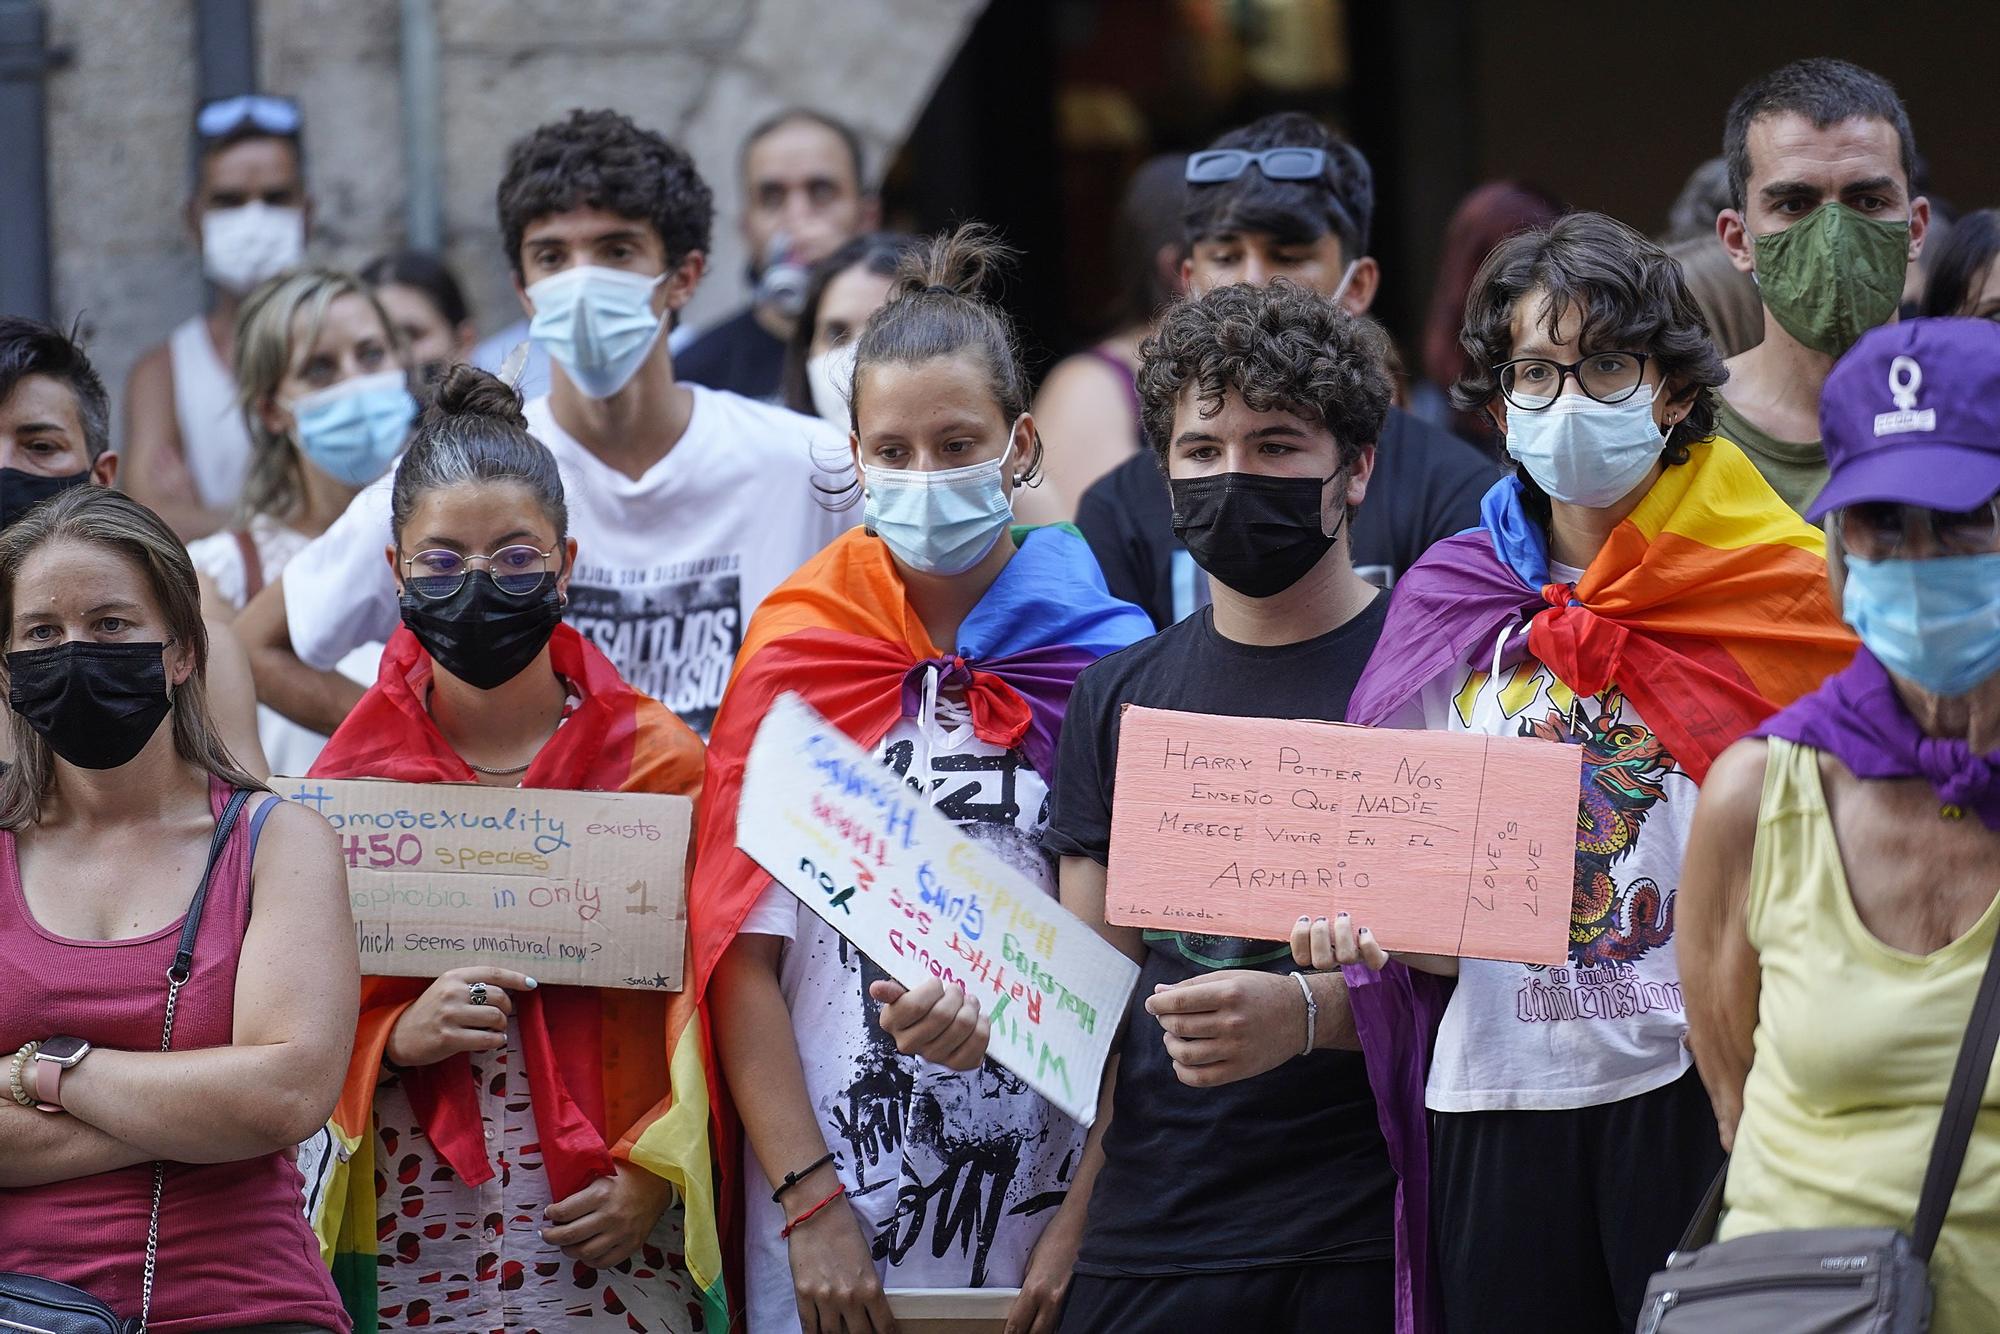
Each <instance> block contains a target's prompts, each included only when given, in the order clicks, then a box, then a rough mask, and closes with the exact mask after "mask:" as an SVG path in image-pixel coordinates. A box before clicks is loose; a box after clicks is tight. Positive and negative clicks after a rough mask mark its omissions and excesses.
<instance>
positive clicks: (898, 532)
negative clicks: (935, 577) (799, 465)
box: [861, 434, 1014, 574]
mask: <svg viewBox="0 0 2000 1334" xmlns="http://www.w3.org/2000/svg"><path fill="white" fill-rule="evenodd" d="M1013 453H1014V439H1013V436H1012V435H1011V434H1010V435H1009V436H1008V438H1007V448H1006V449H1005V450H1004V451H1003V452H1002V453H1001V455H1000V457H999V458H997V459H989V460H987V461H986V462H984V463H974V464H970V465H968V466H966V467H963V468H947V469H945V470H944V471H943V472H918V471H916V470H915V469H913V468H878V467H874V466H872V465H868V464H864V465H862V469H861V481H862V493H863V495H864V496H865V497H866V501H865V504H864V506H863V514H864V516H865V518H864V521H865V523H866V526H867V529H868V531H869V532H871V533H873V534H875V535H876V536H877V537H879V538H881V539H882V540H883V541H884V542H886V543H888V544H889V550H890V551H891V552H893V553H895V556H896V559H898V560H900V561H902V562H903V564H905V565H907V566H909V567H910V568H911V569H913V570H922V571H923V572H924V573H926V574H963V573H964V572H965V571H967V570H969V569H971V568H972V567H973V566H975V565H977V564H979V562H980V561H982V560H984V559H985V558H986V553H987V552H989V551H991V550H993V545H994V543H996V542H998V541H999V540H1000V535H1001V534H1002V533H1004V532H1006V531H1007V525H1008V524H1010V523H1012V522H1013V521H1014V506H1013V502H1012V501H1011V500H1009V499H1008V497H1007V490H1006V488H1005V487H1004V486H1002V485H1001V482H1000V476H1001V473H1002V472H1003V471H1004V470H1005V468H1006V466H1007V460H1008V459H1009V458H1011V457H1012V456H1013Z"/></svg>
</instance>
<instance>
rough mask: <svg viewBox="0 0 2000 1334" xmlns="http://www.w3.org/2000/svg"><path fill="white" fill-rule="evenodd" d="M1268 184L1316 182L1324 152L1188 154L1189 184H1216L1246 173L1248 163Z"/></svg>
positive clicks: (1216, 150)
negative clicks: (1278, 182)
mask: <svg viewBox="0 0 2000 1334" xmlns="http://www.w3.org/2000/svg"><path fill="white" fill-rule="evenodd" d="M1253 163H1254V164H1255V165H1256V167H1257V170H1259V171H1261V172H1263V173H1264V177H1265V179H1266V180H1272V181H1316V180H1318V179H1319V178H1320V177H1322V176H1324V175H1325V174H1326V151H1325V150H1324V149H1319V148H1266V149H1263V150H1261V151H1257V150H1252V149H1247V148H1209V149H1204V150H1203V151H1201V152H1199V153H1193V154H1190V155H1189V157H1188V160H1187V174H1186V179H1187V183H1188V184H1189V185H1219V184H1221V183H1222V182H1224V181H1233V180H1235V179H1236V178H1237V177H1239V176H1241V175H1242V174H1243V173H1244V172H1246V171H1248V170H1250V167H1251V164H1253Z"/></svg>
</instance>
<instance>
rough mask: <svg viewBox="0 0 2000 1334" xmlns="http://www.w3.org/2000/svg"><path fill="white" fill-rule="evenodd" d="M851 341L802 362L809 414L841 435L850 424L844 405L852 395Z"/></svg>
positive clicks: (852, 355) (848, 414)
mask: <svg viewBox="0 0 2000 1334" xmlns="http://www.w3.org/2000/svg"><path fill="white" fill-rule="evenodd" d="M858 346H859V344H857V343H856V342H855V341H854V340H853V339H849V340H848V341H847V342H845V343H842V344H841V345H840V346H839V347H836V348H831V349H829V350H827V351H825V352H821V353H820V354H818V355H817V356H814V357H809V358H807V360H806V387H807V388H809V389H810V390H812V401H813V411H814V412H817V413H818V414H819V415H820V416H821V417H823V418H825V419H826V420H827V421H828V422H830V423H832V424H833V425H834V426H837V427H839V428H840V429H841V430H843V431H845V430H847V429H848V424H849V423H850V422H851V421H852V419H853V418H852V415H851V414H850V413H849V411H848V405H849V403H850V402H851V401H852V399H851V397H850V396H851V395H852V394H853V392H854V352H855V349H856V347H858Z"/></svg>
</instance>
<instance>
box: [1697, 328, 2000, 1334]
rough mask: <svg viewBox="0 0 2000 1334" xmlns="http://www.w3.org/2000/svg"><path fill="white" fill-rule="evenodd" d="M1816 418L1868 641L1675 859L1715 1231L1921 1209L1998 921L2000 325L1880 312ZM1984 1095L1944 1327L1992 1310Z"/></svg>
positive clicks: (1760, 739) (1728, 768)
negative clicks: (1720, 1199) (1707, 1126)
mask: <svg viewBox="0 0 2000 1334" xmlns="http://www.w3.org/2000/svg"><path fill="white" fill-rule="evenodd" d="M1820 428H1821V432H1822V434H1823V436H1824V438H1825V441H1826V449H1827V459H1828V462H1829V464H1830V467H1831V473H1830V478H1829V480H1828V482H1827V486H1826V489H1825V490H1824V491H1822V492H1821V493H1820V495H1819V499H1818V500H1817V501H1816V502H1815V504H1814V505H1813V507H1812V509H1811V511H1810V512H1809V514H1808V517H1810V518H1813V519H1822V518H1823V519H1824V521H1825V523H1826V528H1827V537H1828V564H1829V570H1830V574H1831V577H1832V579H1833V583H1834V588H1835V593H1836V596H1837V597H1838V598H1839V599H1840V601H1841V604H1842V614H1843V615H1844V616H1845V617H1846V620H1847V622H1848V624H1849V625H1851V626H1853V627H1854V630H1855V633H1856V634H1858V635H1859V636H1860V638H1861V643H1862V649H1861V651H1860V652H1859V653H1858V654H1857V655H1856V656H1855V660H1854V663H1853V665H1852V666H1850V667H1849V668H1847V669H1846V670H1845V671H1843V672H1840V673H1839V674H1837V675H1836V676H1834V677H1832V678H1831V679H1830V680H1828V681H1827V682H1826V684H1825V685H1824V686H1822V687H1821V688H1820V689H1819V690H1818V691H1816V692H1815V693H1813V694H1811V695H1807V696H1805V697H1804V698H1802V699H1800V700H1799V701H1798V702H1797V703H1795V704H1793V705H1792V706H1791V707H1790V708H1788V709H1785V710H1784V711H1783V712H1781V713H1779V714H1777V715H1776V716H1775V717H1773V718H1772V719H1770V720H1769V721H1768V722H1767V723H1766V724H1765V725H1764V726H1763V728H1762V729H1760V731H1759V733H1758V734H1757V735H1756V736H1754V737H1753V738H1751V739H1749V740H1745V741H1741V742H1738V743H1737V744H1736V745H1735V746H1732V747H1731V748H1730V749H1729V750H1727V751H1726V752H1724V753H1723V755H1722V756H1721V757H1720V758H1719V759H1718V760H1717V761H1716V763H1715V765H1714V767H1713V768H1711V769H1710V770H1709V775H1708V782H1707V784H1706V785H1705V786H1704V787H1703V788H1702V792H1701V800H1700V803H1699V805H1698V807H1697V810H1696V813H1695V818H1694V827H1693V830H1692V832H1691V834H1690V836H1689V840H1688V849H1687V861H1686V865H1685V866H1684V868H1683V870H1682V872H1681V891H1680V892H1681V904H1680V912H1681V956H1680V958H1681V974H1682V982H1683V988H1684V990H1685V993H1686V996H1687V1001H1688V1022H1689V1028H1690V1030H1691V1033H1690V1036H1691V1040H1692V1043H1693V1047H1694V1053H1695V1060H1696V1063H1697V1064H1698V1066H1699V1067H1700V1070H1701V1075H1702V1079H1703V1081H1704V1082H1705V1083H1706V1085H1707V1087H1708V1091H1709V1096H1710V1098H1711V1099H1712V1100H1713V1102H1714V1104H1715V1113H1716V1120H1717V1122H1718V1124H1719V1126H1720V1129H1721V1132H1722V1139H1723V1143H1724V1145H1725V1146H1731V1147H1732V1149H1733V1156H1732V1158H1731V1160H1730V1164H1729V1180H1728V1186H1727V1192H1726V1196H1725V1207H1726V1213H1725V1214H1724V1216H1723V1220H1722V1228H1721V1232H1720V1236H1721V1237H1722V1238H1723V1239H1727V1238H1730V1237H1737V1236H1743V1235H1746V1234H1749V1233H1756V1232H1767V1231H1775V1230H1780V1229H1792V1228H1825V1227H1845V1226H1855V1227H1862V1226H1892V1227H1900V1228H1903V1229H1906V1230H1907V1229H1908V1228H1909V1227H1910V1226H1911V1222H1912V1218H1913V1216H1914V1214H1915V1211H1916V1205H1917V1196H1918V1192H1919V1189H1920V1187H1921V1185H1922V1182H1923V1178H1924V1172H1925V1165H1926V1163H1927V1161H1928V1158H1929V1154H1930V1150H1931V1143H1932V1140H1933V1138H1934V1137H1935V1135H1936V1133H1937V1129H1938V1119H1939V1115H1940V1112H1941V1108H1942V1105H1943V1101H1944V1096H1945V1090H1946V1088H1947V1087H1948V1085H1949V1082H1950V1079H1951V1072H1952V1067H1953V1064H1954V1061H1955V1059H1956V1056H1957V1052H1958V1048H1959V1044H1960V1040H1961V1037H1962V1035H1963V1033H1964V1030H1965V1025H1966V1021H1967V1016H1968V1014H1969V1013H1970V1011H1971V1007H1972V1000H1973V996H1974V994H1975V992H1976V991H1977V990H1978V987H1979V983H1980V979H1981V977H1982V976H1983V975H1984V972H1985V969H1986V966H1987V959H1988V956H1989V955H1990V954H1991V952H1992V949H1993V943H1994V933H1995V930H1996V925H2000V900H1996V891H2000V325H1996V324H1994V323H1992V322H1990V321H1986V320H1969V319H1919V320H1912V321H1910V322H1908V323H1906V324H1900V325H1894V326H1890V327H1885V328H1881V329H1876V330H1874V331H1872V332H1870V333H1868V334H1866V335H1864V336H1863V337H1862V338H1861V340H1860V341H1859V342H1858V343H1856V344H1855V346H1854V348H1853V349H1852V350H1851V351H1850V352H1849V353H1848V354H1847V355H1846V356H1845V357H1844V358H1842V359H1841V361H1840V362H1839V363H1838V364H1837V365H1836V366H1835V367H1834V369H1833V371H1832V373H1831V375H1830V376H1829V377H1828V379H1827V383H1826V389H1825V391H1824V393H1823V395H1822V396H1821V399H1820ZM1983 1105H1984V1110H1985V1113H1986V1114H1985V1115H1983V1116H1981V1117H1980V1118H1979V1121H1978V1124H1977V1127H1976V1129H1975V1130H1974V1132H1973V1137H1972V1142H1971V1145H1970V1147H1969V1148H1968V1149H1967V1151H1966V1156H1965V1164H1964V1168H1963V1170H1962V1171H1961V1173H1960V1175H1959V1178H1958V1186H1957V1191H1956V1194H1955V1195H1954V1196H1953V1197H1952V1200H1951V1207H1950V1210H1949V1212H1948V1213H1947V1214H1946V1215H1945V1220H1944V1231H1943V1235H1942V1236H1941V1237H1940V1238H1939V1240H1938V1244H1937V1250H1936V1254H1935V1257H1934V1259H1933V1261H1932V1267H1931V1275H1932V1282H1933V1285H1934V1287H1935V1290H1936V1298H1937V1308H1936V1314H1935V1317H1934V1323H1933V1325H1932V1326H1931V1328H1932V1329H1933V1330H1934V1331H1936V1334H1954V1332H1955V1331H1969V1330H1994V1329H2000V1119H1993V1118H1994V1117H1995V1116H1996V1114H2000V1078H1995V1079H1989V1081H1988V1084H1987V1090H1986V1094H1985V1099H1984V1104H1983Z"/></svg>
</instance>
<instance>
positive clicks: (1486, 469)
mask: <svg viewBox="0 0 2000 1334" xmlns="http://www.w3.org/2000/svg"><path fill="white" fill-rule="evenodd" d="M1499 476H1500V469H1499V467H1498V465H1496V464H1495V463H1494V462H1493V461H1492V460H1491V459H1489V458H1487V457H1486V456H1485V455H1484V454H1481V453H1480V452H1479V451H1478V450H1476V449H1474V448H1473V447H1472V446H1471V445H1468V444H1466V443H1465V442H1464V441H1463V440H1460V439H1459V438H1458V437H1457V436H1455V435H1453V434H1452V433H1451V432H1449V431H1445V430H1440V429H1439V428H1438V427H1436V426H1433V425H1431V424H1430V423H1429V422H1426V421H1421V420H1419V419H1418V418H1416V417H1412V416H1411V415H1410V414H1409V413H1407V412H1403V411H1401V410H1400V409H1397V408H1391V409H1389V417H1388V420H1387V421H1385V422H1383V423H1382V438H1381V440H1379V441H1378V442H1376V445H1375V475H1374V476H1373V477H1371V478H1370V479H1369V482H1368V498H1367V499H1366V500H1365V501H1363V502H1362V504H1361V508H1360V510H1359V511H1357V512H1356V513H1355V516H1354V568H1355V571H1356V573H1358V574H1360V576H1361V577H1362V578H1364V579H1366V580H1368V581H1369V582H1370V583H1373V584H1377V585H1379V586H1381V587H1383V588H1389V587H1392V586H1394V584H1395V582H1396V580H1397V579H1398V578H1400V577H1401V576H1402V573H1403V571H1405V570H1407V569H1409V568H1410V567H1411V566H1412V565H1415V564H1416V563H1417V558H1418V557H1419V556H1422V555H1423V554H1424V552H1426V551H1428V550H1430V547H1431V543H1433V542H1437V541H1441V540H1442V539H1444V538H1447V537H1450V536H1451V535H1452V534H1454V533H1462V532H1464V531H1465V530H1466V529H1468V528H1470V527H1472V526H1473V525H1474V524H1476V523H1478V522H1479V499H1480V497H1481V496H1483V495H1485V494H1486V490H1487V488H1488V487H1490V486H1492V485H1493V483H1494V481H1495V479H1497V478H1498V477H1499ZM1076 524H1077V527H1079V528H1081V529H1082V530H1083V535H1084V538H1085V539H1086V540H1087V541H1088V542H1089V543H1090V549H1091V550H1092V551H1093V552H1095V553H1096V554H1097V563H1098V564H1099V565H1101V566H1102V567H1103V568H1104V582H1105V583H1106V584H1108V585H1110V588H1111V595H1112V596H1113V597H1117V598H1123V599H1124V600H1125V601H1127V602H1133V603H1137V604H1138V605H1139V606H1141V607H1144V608H1145V609H1146V614H1147V615H1149V616H1151V617H1152V618H1153V624H1154V625H1157V626H1160V627H1161V628H1163V629H1164V628H1165V627H1166V626H1169V625H1172V624H1173V623H1174V622H1175V621H1178V620H1180V619H1182V618H1183V617H1185V616H1186V615H1187V614H1188V613H1189V612H1190V611H1193V610H1194V609H1195V608H1196V607H1197V606H1201V605H1203V604H1204V603H1205V602H1206V601H1207V598H1206V585H1205V584H1204V583H1203V575H1202V573H1201V571H1200V570H1198V569H1196V568H1195V565H1194V560H1193V558H1192V557H1191V556H1189V555H1188V551H1187V548H1186V547H1184V546H1182V545H1181V542H1180V539H1179V538H1177V537H1175V536H1174V506H1173V498H1172V496H1171V494H1170V493H1169V492H1168V490H1167V481H1166V478H1165V477H1163V476H1161V475H1160V467H1159V464H1158V463H1157V462H1156V461H1155V459H1154V456H1153V451H1152V450H1151V449H1150V448H1148V447H1141V448H1140V450H1139V452H1138V453H1137V454H1135V455H1133V456H1132V457H1131V458H1129V459H1127V460H1125V462H1124V463H1121V464H1120V465H1118V467H1116V468H1114V469H1112V470H1111V471H1110V472H1109V473H1107V474H1106V475H1105V476H1103V477H1102V478H1100V479H1098V481H1097V482H1096V484H1094V485H1093V486H1092V487H1091V488H1090V489H1089V490H1088V491H1085V492H1084V493H1083V500H1082V501H1081V502H1080V503H1079V505H1078V507H1077V512H1076Z"/></svg>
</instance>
